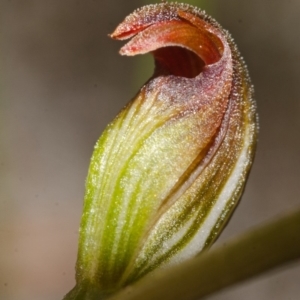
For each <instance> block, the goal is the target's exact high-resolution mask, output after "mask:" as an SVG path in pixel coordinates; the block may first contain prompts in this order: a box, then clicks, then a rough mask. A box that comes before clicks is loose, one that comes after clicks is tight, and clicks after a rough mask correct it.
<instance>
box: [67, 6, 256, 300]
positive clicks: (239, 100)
mask: <svg viewBox="0 0 300 300" xmlns="http://www.w3.org/2000/svg"><path fill="white" fill-rule="evenodd" d="M111 37H112V38H114V39H119V40H122V39H128V38H132V39H131V40H130V41H129V42H128V43H127V44H126V45H125V46H123V48H122V49H121V51H120V53H121V54H123V55H129V56H132V55H136V54H144V53H148V52H151V53H152V54H153V56H154V59H155V72H154V75H153V77H152V78H151V79H150V80H149V81H148V82H147V83H146V84H145V85H144V86H143V87H142V88H141V89H140V91H139V92H138V94H137V96H136V97H135V98H134V99H133V100H132V101H131V102H130V103H129V104H128V105H127V106H126V107H125V108H124V109H123V110H122V111H121V112H120V113H119V115H118V116H117V117H116V118H115V120H114V121H113V122H112V123H111V124H110V125H108V127H107V128H106V129H105V131H104V133H103V134H102V136H101V137H100V139H99V141H98V142H97V144H96V146H95V150H94V153H93V156H92V159H91V164H90V168H89V173H88V178H87V182H86V195H85V202H84V212H83V217H82V222H81V227H80V241H79V252H78V261H77V284H79V285H80V284H81V283H82V282H85V284H86V285H93V286H96V287H97V288H99V290H101V291H103V293H104V294H105V293H109V292H111V291H115V290H117V289H119V288H121V287H124V286H126V285H128V284H129V283H132V282H134V281H136V280H137V279H139V278H140V277H142V276H144V275H145V274H147V273H149V272H150V271H152V270H153V269H155V268H158V267H166V266H169V265H172V264H176V263H179V262H180V261H182V260H185V259H188V258H190V257H193V256H195V255H196V254H198V253H199V252H201V251H202V250H203V249H205V248H207V247H209V246H210V245H211V244H212V242H213V241H214V240H215V239H216V237H217V236H218V234H219V233H220V231H221V230H222V228H223V227H224V225H225V223H226V221H227V220H228V218H229V216H230V214H231V213H232V211H233V209H234V208H235V206H236V205H237V202H238V200H239V198H240V196H241V194H242V191H243V188H244V184H245V181H246V178H247V175H248V172H249V169H250V167H251V163H252V160H253V156H254V148H255V141H256V133H257V116H256V112H255V108H256V107H255V103H254V100H253V88H252V86H251V83H250V79H249V76H248V72H247V70H246V67H245V65H244V63H243V60H242V59H241V57H240V55H239V53H238V50H237V48H236V46H235V44H234V42H233V40H232V38H231V37H230V36H229V34H228V33H227V32H226V31H225V30H223V29H222V28H221V27H220V25H219V24H218V23H216V22H215V21H214V20H213V19H211V18H210V17H208V16H207V15H205V14H204V13H203V12H202V11H200V10H198V9H196V8H194V7H192V6H189V5H185V4H168V3H161V4H156V5H149V6H145V7H143V8H141V9H138V10H136V11H135V12H133V13H132V14H131V15H129V16H128V17H127V18H126V19H125V20H124V21H123V22H122V23H121V24H120V25H119V26H118V27H117V28H116V30H115V31H114V32H113V34H112V35H111ZM74 295H75V292H74ZM68 299H69V298H68ZM70 299H71V298H70ZM72 299H73V298H72ZM74 299H75V298H74Z"/></svg>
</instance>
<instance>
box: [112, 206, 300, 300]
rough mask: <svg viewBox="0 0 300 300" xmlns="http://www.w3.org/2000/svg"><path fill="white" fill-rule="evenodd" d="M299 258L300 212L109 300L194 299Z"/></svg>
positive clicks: (158, 273)
mask: <svg viewBox="0 0 300 300" xmlns="http://www.w3.org/2000/svg"><path fill="white" fill-rule="evenodd" d="M299 258H300V210H298V211H296V212H295V213H293V214H290V215H288V216H285V217H283V218H281V219H279V220H276V221H273V222H271V223H269V224H267V225H264V226H262V227H259V228H257V229H255V230H252V231H250V232H248V233H246V234H243V235H242V236H241V237H239V238H237V239H234V240H233V241H231V242H229V243H227V244H226V245H224V246H219V247H218V248H215V249H212V250H210V251H208V252H205V253H203V254H202V255H199V256H198V257H196V258H194V259H191V260H189V261H186V262H184V263H182V264H180V265H177V266H175V267H170V268H168V269H165V270H158V271H154V272H153V273H152V274H150V275H148V276H146V277H144V278H143V279H141V280H140V281H138V282H137V283H136V284H134V285H132V286H128V287H127V288H125V289H123V290H122V291H121V292H119V293H118V294H116V295H115V296H112V297H111V298H109V300H141V299H143V300H150V299H151V300H153V299H164V300H171V299H172V300H173V299H176V300H181V299H182V300H192V299H199V298H200V297H204V296H207V295H209V294H212V293H213V292H216V291H219V290H221V289H222V288H225V287H227V286H229V285H232V284H234V283H237V282H240V281H242V280H245V279H247V278H250V277H252V276H254V275H258V274H260V273H262V272H265V271H267V270H269V269H271V268H274V267H277V266H279V265H281V264H283V263H287V262H290V261H292V260H295V259H299Z"/></svg>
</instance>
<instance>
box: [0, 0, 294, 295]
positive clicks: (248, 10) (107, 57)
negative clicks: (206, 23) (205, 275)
mask: <svg viewBox="0 0 300 300" xmlns="http://www.w3.org/2000/svg"><path fill="white" fill-rule="evenodd" d="M185 2H187V3H191V4H195V5H197V6H199V7H202V8H203V9H205V10H206V11H207V12H208V13H209V14H210V15H212V16H213V17H215V18H216V19H217V20H218V21H219V22H220V23H221V24H222V25H223V26H224V28H226V29H228V30H229V31H230V32H231V33H232V35H233V37H234V38H235V40H236V42H237V44H238V46H239V48H240V51H241V52H242V55H243V56H244V58H245V60H246V62H247V65H248V67H249V71H250V74H251V77H252V80H253V83H254V85H255V90H256V99H257V103H258V110H259V116H260V135H259V144H258V151H257V155H256V160H255V164H254V167H253V170H252V173H251V176H250V179H249V181H248V185H247V188H246V191H245V194H244V196H243V199H242V201H241V204H240V205H239V207H238V208H237V210H236V212H235V214H234V216H233V217H232V220H231V222H230V223H229V225H228V226H227V228H226V229H225V231H224V233H223V234H222V236H221V238H220V239H219V240H218V242H217V244H223V243H225V242H226V240H227V239H229V238H230V237H233V236H235V235H237V234H239V233H242V232H244V231H245V230H247V229H249V228H251V227H253V226H255V225H258V224H261V223H263V222H265V221H267V220H269V219H270V218H274V217H277V216H280V215H281V214H282V213H283V212H286V211H291V210H293V208H295V207H299V205H300V199H299V195H300V182H299V178H300V159H299V155H300V136H299V132H300V99H299V96H300V91H299V86H300V82H299V78H300V38H299V36H300V26H299V19H300V1H299V0H290V1H288V0H287V1H280V0H272V1H261V0H252V1H240V0H226V1H225V0H198V1H195V0H194V1H185ZM149 3H154V1H151V0H149V1H146V0H143V1H142V0H131V1H122V0H114V1H109V0H101V1H100V0H85V1H83V0H73V1H71V0H64V1H61V0H52V1H38V0H27V1H22V0H0V14H1V15H0V70H1V71H0V93H1V102H0V123H1V126H0V128H1V129H0V141H1V144H0V145H1V147H0V176H1V180H0V195H1V197H0V299H3V300H39V299H43V300H59V299H62V297H63V295H64V294H65V293H67V292H68V291H69V290H70V289H71V288H72V287H73V285H74V283H75V281H74V274H75V271H74V266H75V261H76V253H77V239H78V228H79V221H80V216H81V211H82V203H83V195H84V181H85V177H86V174H87V169H88V165H89V159H90V156H91V153H92V150H93V146H94V144H95V142H96V140H97V138H98V137H99V136H100V134H101V132H102V130H103V129H104V127H105V125H106V124H107V123H108V122H109V121H110V120H112V119H113V117H114V116H115V115H116V114H117V112H118V111H119V110H120V109H121V108H122V107H123V106H124V105H125V103H127V101H128V100H129V99H131V98H132V97H133V96H134V94H135V93H136V92H137V91H138V88H139V87H140V86H141V85H142V84H143V82H144V81H145V80H146V79H147V78H148V77H149V76H150V75H151V73H152V67H149V66H150V65H151V64H152V62H151V57H150V55H148V56H145V57H136V58H126V57H121V56H120V55H118V49H119V48H120V47H121V44H122V43H120V42H116V41H112V40H110V39H109V38H108V37H107V34H108V33H110V32H112V31H113V29H114V28H115V27H116V25H117V24H118V23H120V22H121V21H122V20H123V18H124V17H125V16H126V15H127V14H129V13H130V12H132V11H133V10H134V9H135V8H137V7H139V6H141V5H143V4H149ZM282 247H284V245H282ZM299 277H300V262H298V263H295V264H293V265H288V266H284V267H281V268H279V269H276V270H274V271H272V272H268V273H266V274H264V275H262V276H259V277H258V278H255V279H252V280H249V281H247V282H244V283H242V284H240V285H238V286H235V287H232V288H230V289H227V290H225V291H222V292H220V293H218V294H215V295H213V296H211V297H209V298H208V299H210V300H221V299H222V300H229V299H230V300H235V299H236V300H237V299H239V300H240V299H243V300H252V299H260V300H269V299H272V300H277V299H278V300H279V299H280V300H282V299H284V300H289V299H293V300H296V299H299V294H300V286H299Z"/></svg>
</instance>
